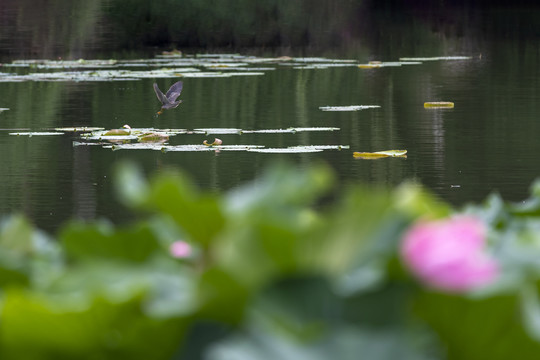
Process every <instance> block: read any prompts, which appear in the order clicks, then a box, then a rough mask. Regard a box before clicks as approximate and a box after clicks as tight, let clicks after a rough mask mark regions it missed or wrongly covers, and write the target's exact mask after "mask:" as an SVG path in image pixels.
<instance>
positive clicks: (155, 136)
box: [137, 132, 169, 143]
mask: <svg viewBox="0 0 540 360" xmlns="http://www.w3.org/2000/svg"><path fill="white" fill-rule="evenodd" d="M137 140H139V142H147V143H148V142H154V143H155V142H161V143H163V142H165V141H167V140H169V135H167V134H165V133H159V132H150V133H146V134H142V135H140V136H139V137H138V139H137Z"/></svg>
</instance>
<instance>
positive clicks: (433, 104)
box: [424, 101, 454, 109]
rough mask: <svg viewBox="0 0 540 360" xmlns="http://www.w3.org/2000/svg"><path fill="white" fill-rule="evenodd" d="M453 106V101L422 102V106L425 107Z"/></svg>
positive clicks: (448, 107) (447, 107) (449, 107)
mask: <svg viewBox="0 0 540 360" xmlns="http://www.w3.org/2000/svg"><path fill="white" fill-rule="evenodd" d="M453 107H454V103H453V102H451V101H430V102H425V103H424V108H426V109H439V108H446V109H451V108H453Z"/></svg>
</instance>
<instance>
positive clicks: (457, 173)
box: [0, 37, 540, 232]
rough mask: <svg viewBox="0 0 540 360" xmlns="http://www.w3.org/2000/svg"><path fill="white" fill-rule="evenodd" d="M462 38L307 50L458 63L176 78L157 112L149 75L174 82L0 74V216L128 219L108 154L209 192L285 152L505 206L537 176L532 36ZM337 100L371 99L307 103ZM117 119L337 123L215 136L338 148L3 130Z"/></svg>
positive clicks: (458, 200)
mask: <svg viewBox="0 0 540 360" xmlns="http://www.w3.org/2000/svg"><path fill="white" fill-rule="evenodd" d="M469 40H470V39H468V38H445V37H439V38H438V39H434V37H432V38H430V39H429V40H425V41H426V42H427V43H429V46H426V47H422V46H421V44H415V45H414V46H413V44H414V42H413V41H409V42H405V43H402V44H400V45H399V46H398V45H396V44H394V45H393V46H390V45H388V46H385V44H382V43H379V45H378V46H376V47H361V46H360V47H359V46H356V47H354V48H352V49H345V50H343V49H341V50H340V51H330V50H327V51H324V52H321V53H313V52H311V53H309V54H307V55H310V56H326V57H331V58H333V59H353V60H357V61H359V62H367V61H369V60H381V61H397V60H398V59H399V58H400V57H410V56H423V57H426V56H427V57H429V56H455V55H465V56H471V57H472V58H471V59H469V60H459V61H432V62H427V61H426V62H423V63H422V64H420V65H407V66H401V67H385V68H378V69H359V68H358V67H334V68H327V69H294V68H292V67H291V66H280V65H273V67H275V70H271V71H270V70H268V71H264V75H262V76H244V77H241V76H238V77H228V78H186V79H184V91H183V93H182V96H181V98H182V99H183V101H184V102H183V103H182V104H181V105H180V106H179V107H178V108H177V109H174V110H170V111H166V112H165V113H164V114H163V115H162V116H161V117H159V118H158V119H155V118H154V114H155V112H156V111H157V110H158V109H159V103H158V101H157V99H156V97H155V95H154V93H153V90H152V83H153V82H154V81H156V82H157V83H158V84H159V85H160V86H161V88H164V87H166V86H168V85H170V84H172V82H173V81H174V79H170V78H169V79H152V78H148V79H142V80H138V81H100V82H91V81H81V82H72V81H60V82H42V81H25V82H9V81H8V82H0V108H9V109H10V110H7V111H3V112H0V184H1V185H0V214H1V215H5V214H8V213H13V212H24V213H26V214H27V215H28V216H29V217H30V218H31V219H32V220H33V221H34V222H35V223H37V225H38V226H39V227H41V228H44V229H46V230H48V231H51V232H54V231H56V229H57V228H58V226H59V224H61V223H62V222H63V221H65V220H67V219H69V218H73V217H77V218H83V219H93V218H97V217H107V218H110V219H112V220H113V221H124V220H126V219H129V217H130V215H128V214H126V213H125V210H124V208H123V207H122V206H120V205H119V204H118V202H117V200H116V199H115V197H114V193H113V179H112V177H113V169H114V165H115V164H116V163H117V162H118V161H122V160H130V161H133V162H136V163H138V164H140V166H141V167H142V168H144V170H145V172H147V173H149V174H150V173H153V172H156V171H157V172H159V171H162V170H163V169H166V168H169V167H174V168H180V169H182V170H184V171H185V172H187V173H188V174H190V176H191V177H192V178H193V179H194V180H195V181H196V183H197V184H199V185H200V187H202V188H205V189H212V190H223V189H230V188H233V187H236V186H238V185H241V184H242V183H245V182H246V181H249V180H251V179H253V178H254V177H255V176H256V175H257V174H259V173H260V172H261V171H262V170H263V169H264V168H265V167H266V166H267V165H269V164H270V163H272V162H274V161H276V160H283V159H285V160H289V161H291V162H293V163H295V164H296V165H297V169H298V171H299V172H302V171H303V170H304V169H305V168H306V167H307V166H309V165H310V164H312V163H316V162H321V161H322V162H326V163H327V164H329V165H330V166H331V167H333V168H334V169H335V171H336V173H337V175H338V181H339V184H340V186H344V185H345V184H347V183H350V182H362V183H374V184H383V185H396V184H399V183H401V182H403V181H405V180H407V179H416V180H417V181H419V182H421V183H422V184H424V185H425V186H427V187H428V188H429V189H431V190H432V191H433V192H434V193H435V194H437V195H438V196H439V197H440V198H442V199H444V200H446V201H449V202H451V203H453V204H455V205H462V204H464V203H466V202H469V201H479V200H482V199H484V198H485V197H486V195H487V194H488V193H490V192H493V191H498V192H500V193H501V194H502V195H503V196H504V197H505V198H506V199H509V200H515V201H519V200H521V199H523V198H525V197H526V195H527V193H528V188H529V185H530V184H531V182H532V181H533V180H534V179H535V178H538V177H539V176H540V161H539V160H538V158H539V156H540V141H539V136H540V73H539V69H540V45H539V44H540V43H539V42H538V40H537V39H535V38H532V39H521V40H519V41H513V40H504V39H503V40H500V41H499V40H497V41H494V40H490V41H487V42H482V40H481V39H478V38H477V39H475V40H474V41H472V42H471V41H469ZM434 44H435V45H434ZM272 55H273V56H280V55H289V54H283V53H276V52H273V53H272ZM305 55H306V54H305ZM15 59H16V58H13V59H10V60H15ZM5 62H6V61H5ZM0 71H1V72H18V73H21V74H22V73H25V72H27V71H28V70H27V69H26V70H25V69H15V70H14V69H12V68H10V69H7V68H3V67H0ZM441 100H442V101H452V102H454V103H455V108H454V109H446V110H427V109H424V106H423V104H424V102H426V101H441ZM348 105H380V106H381V107H380V108H376V109H366V110H362V111H356V112H325V111H321V110H320V109H319V107H321V106H348ZM124 124H129V125H130V126H132V127H156V128H158V127H159V128H186V129H194V128H241V129H276V128H288V127H337V128H340V130H339V131H333V132H310V133H296V134H243V135H236V134H234V135H216V136H217V137H219V138H221V139H222V140H223V143H224V144H254V145H265V146H266V147H286V146H293V145H349V146H350V149H345V150H342V151H335V150H331V151H330V150H329V151H323V152H318V153H305V154H267V153H255V152H237V151H231V152H225V151H223V152H219V153H215V152H168V153H162V152H159V151H150V150H134V151H127V150H120V151H111V150H110V149H104V148H102V147H100V146H78V147H74V146H73V141H74V140H77V135H75V134H70V133H68V134H65V135H62V136H32V137H28V136H10V135H9V133H10V132H14V131H22V130H18V129H26V130H32V131H42V130H44V129H50V128H55V127H68V126H97V127H105V128H117V127H121V126H122V125H124ZM26 130H25V131H26ZM216 136H214V135H208V136H205V135H195V134H193V135H179V136H177V137H175V138H171V140H170V142H171V143H174V144H201V143H202V141H203V140H205V139H207V140H210V141H211V140H213V138H214V137H216ZM389 149H406V150H408V156H407V158H406V159H398V158H386V159H380V160H371V161H370V160H361V159H355V158H354V157H353V155H352V154H353V151H380V150H389Z"/></svg>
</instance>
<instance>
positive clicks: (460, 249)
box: [401, 216, 499, 292]
mask: <svg viewBox="0 0 540 360" xmlns="http://www.w3.org/2000/svg"><path fill="white" fill-rule="evenodd" d="M485 241H486V229H485V227H484V225H483V223H482V222H481V221H480V220H478V219H477V218H474V217H465V216H461V217H454V218H450V219H446V220H439V221H430V222H426V221H423V222H419V223H417V224H415V225H414V226H413V227H412V228H411V229H409V231H408V232H407V233H406V234H405V237H404V241H403V243H402V248H401V255H402V258H403V260H404V262H405V264H406V265H407V266H408V267H409V269H410V270H411V271H412V272H413V273H414V274H415V275H416V276H417V277H418V278H419V279H420V280H422V281H423V282H425V283H426V284H427V285H429V286H432V287H434V288H438V289H440V290H447V291H450V292H465V291H468V290H472V289H474V288H477V287H480V286H482V285H486V284H488V283H490V282H491V281H493V280H494V278H495V277H496V276H497V274H498V271H499V267H498V264H497V263H496V262H495V260H494V259H493V258H491V257H490V256H489V255H488V254H487V253H486V252H485Z"/></svg>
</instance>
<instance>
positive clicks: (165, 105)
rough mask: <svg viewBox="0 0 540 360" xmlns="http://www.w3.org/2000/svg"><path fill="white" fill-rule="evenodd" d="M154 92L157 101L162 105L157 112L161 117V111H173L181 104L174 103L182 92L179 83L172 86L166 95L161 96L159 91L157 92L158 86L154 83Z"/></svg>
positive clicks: (179, 101) (178, 102)
mask: <svg viewBox="0 0 540 360" xmlns="http://www.w3.org/2000/svg"><path fill="white" fill-rule="evenodd" d="M154 91H155V92H156V96H157V98H158V100H159V101H160V102H161V104H162V105H161V109H160V110H159V111H158V115H161V114H162V113H163V110H167V109H174V108H175V107H177V106H178V105H180V103H181V102H182V100H178V101H176V99H177V98H178V97H179V96H180V93H181V92H182V82H181V81H178V82H175V83H174V84H172V86H171V87H170V88H169V90H168V91H167V93H166V94H163V93H162V92H161V90H159V87H158V85H157V84H156V83H154Z"/></svg>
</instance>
